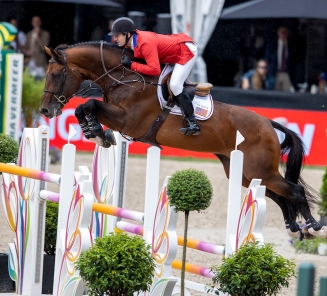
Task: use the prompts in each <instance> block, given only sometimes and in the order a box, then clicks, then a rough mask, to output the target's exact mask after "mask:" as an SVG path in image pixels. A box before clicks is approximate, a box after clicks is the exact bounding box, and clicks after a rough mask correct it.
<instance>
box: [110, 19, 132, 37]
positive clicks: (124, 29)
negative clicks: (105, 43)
mask: <svg viewBox="0 0 327 296" xmlns="http://www.w3.org/2000/svg"><path fill="white" fill-rule="evenodd" d="M135 31H136V26H135V24H134V22H133V21H132V20H131V19H130V18H128V17H120V18H118V19H116V20H115V21H114V23H113V24H112V28H111V32H110V33H109V34H108V35H117V34H119V33H123V34H127V33H128V32H130V33H132V34H134V33H135Z"/></svg>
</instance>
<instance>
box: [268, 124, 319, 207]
mask: <svg viewBox="0 0 327 296" xmlns="http://www.w3.org/2000/svg"><path fill="white" fill-rule="evenodd" d="M270 123H271V125H272V126H273V128H275V129H277V130H279V131H281V132H283V133H284V134H285V139H284V141H283V142H282V143H281V145H280V149H281V153H280V154H281V157H282V156H283V155H285V154H286V153H288V156H287V161H286V168H285V179H286V180H288V181H290V182H292V183H295V184H300V185H302V186H303V188H304V191H305V195H306V197H307V201H308V204H309V207H310V209H311V208H312V206H313V205H314V204H317V198H318V197H319V193H318V192H317V191H316V190H314V189H313V188H312V187H311V186H309V185H308V184H307V183H306V182H305V181H304V180H303V179H302V177H301V171H302V168H303V161H304V158H305V145H304V143H303V142H302V140H301V139H300V137H299V136H298V135H297V134H296V133H295V132H293V131H291V130H290V129H288V128H286V127H284V126H282V125H281V124H279V123H277V122H275V121H273V120H270ZM290 204H291V205H293V206H294V204H293V203H291V202H290ZM289 206H290V205H289ZM297 212H298V211H297Z"/></svg>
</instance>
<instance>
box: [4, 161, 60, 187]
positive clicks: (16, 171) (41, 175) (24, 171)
mask: <svg viewBox="0 0 327 296" xmlns="http://www.w3.org/2000/svg"><path fill="white" fill-rule="evenodd" d="M0 172H3V173H7V174H12V175H18V176H22V177H26V178H30V179H36V180H41V181H46V182H50V183H56V184H58V185H60V175H58V174H52V173H47V172H43V171H38V170H33V169H29V168H23V167H19V166H16V165H12V164H5V163H2V162H0Z"/></svg>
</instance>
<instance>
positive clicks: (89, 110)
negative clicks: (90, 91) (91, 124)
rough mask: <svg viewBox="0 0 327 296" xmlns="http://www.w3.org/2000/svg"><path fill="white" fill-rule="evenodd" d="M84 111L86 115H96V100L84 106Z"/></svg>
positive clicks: (91, 100)
mask: <svg viewBox="0 0 327 296" xmlns="http://www.w3.org/2000/svg"><path fill="white" fill-rule="evenodd" d="M83 110H84V113H85V114H86V115H89V114H90V113H93V114H94V113H95V111H96V105H95V100H94V99H90V100H88V101H87V102H86V103H85V104H84V105H83Z"/></svg>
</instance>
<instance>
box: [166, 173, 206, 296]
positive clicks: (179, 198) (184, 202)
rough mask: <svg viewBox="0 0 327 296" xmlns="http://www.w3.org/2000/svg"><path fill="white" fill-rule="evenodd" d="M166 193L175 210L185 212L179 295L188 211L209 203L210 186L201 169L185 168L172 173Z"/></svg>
mask: <svg viewBox="0 0 327 296" xmlns="http://www.w3.org/2000/svg"><path fill="white" fill-rule="evenodd" d="M167 195H168V198H169V203H170V205H172V206H174V207H175V211H176V212H178V211H181V212H184V213H185V225H184V243H183V259H182V272H181V296H184V285H185V262H186V243H187V228H188V218H189V213H190V211H198V212H200V211H202V210H205V209H206V208H207V207H208V206H209V205H210V203H211V198H212V186H211V183H210V181H209V179H208V177H207V176H206V174H205V173H204V172H202V171H198V170H195V169H186V170H182V171H177V172H176V173H174V174H173V175H172V176H171V177H170V178H169V181H168V184H167Z"/></svg>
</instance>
